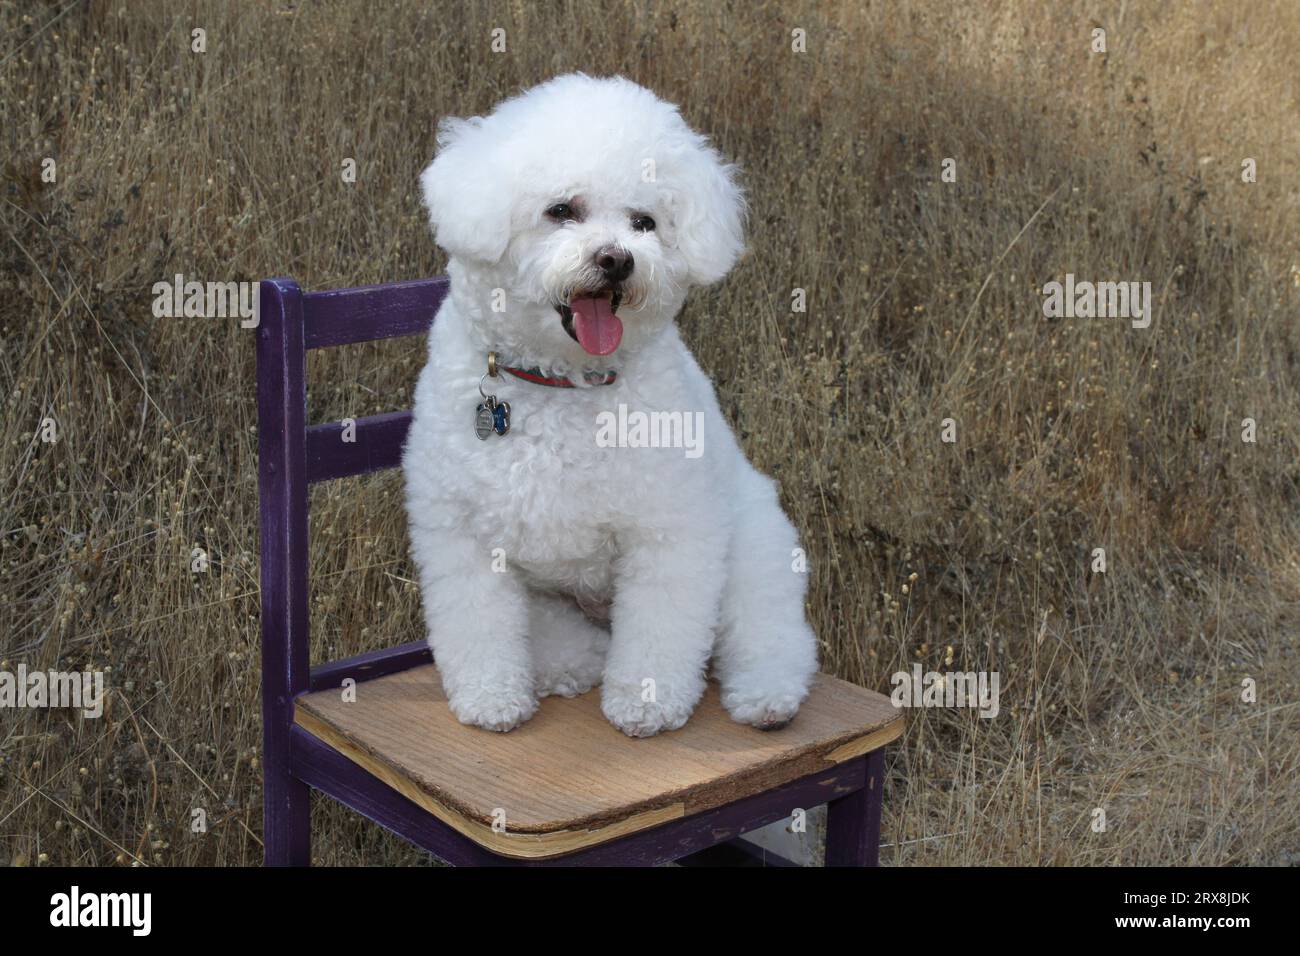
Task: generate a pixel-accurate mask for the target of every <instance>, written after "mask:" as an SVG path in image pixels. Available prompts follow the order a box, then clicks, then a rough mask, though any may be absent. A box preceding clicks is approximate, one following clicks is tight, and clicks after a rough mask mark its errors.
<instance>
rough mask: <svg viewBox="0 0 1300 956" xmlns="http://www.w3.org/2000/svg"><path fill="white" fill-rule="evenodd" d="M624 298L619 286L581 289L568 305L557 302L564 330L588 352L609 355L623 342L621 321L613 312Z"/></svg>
mask: <svg viewBox="0 0 1300 956" xmlns="http://www.w3.org/2000/svg"><path fill="white" fill-rule="evenodd" d="M622 301H623V292H622V290H620V289H597V290H595V291H594V292H580V293H577V294H575V295H574V296H573V298H571V299H570V300H569V304H568V305H557V306H556V307H555V311H556V312H558V313H560V323H561V324H562V325H563V326H564V331H565V332H567V333H568V334H569V337H570V338H571V339H573V341H575V342H577V343H578V344H579V345H581V346H582V347H583V349H584V350H585V351H586V352H588V353H589V354H591V355H608V354H609V353H610V352H613V351H614V350H615V349H616V348H618V343H619V342H621V341H623V320H622V319H620V318H619V317H618V316H617V315H616V314H615V313H616V312H617V311H618V307H619V305H620V304H621V303H622Z"/></svg>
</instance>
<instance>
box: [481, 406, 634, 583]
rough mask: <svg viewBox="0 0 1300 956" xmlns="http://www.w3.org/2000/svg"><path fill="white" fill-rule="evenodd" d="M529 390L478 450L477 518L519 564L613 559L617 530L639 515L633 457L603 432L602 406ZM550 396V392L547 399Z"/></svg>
mask: <svg viewBox="0 0 1300 956" xmlns="http://www.w3.org/2000/svg"><path fill="white" fill-rule="evenodd" d="M566 397H569V398H572V399H579V401H573V402H571V403H569V404H563V403H560V402H557V401H555V400H554V399H550V397H549V396H537V395H534V394H532V393H530V392H524V393H523V394H522V396H521V397H518V398H516V399H515V400H514V401H513V402H512V403H511V407H512V415H511V428H510V431H509V433H507V434H506V435H504V436H500V437H498V436H492V437H491V438H490V439H489V440H488V441H486V442H484V443H483V446H482V447H481V449H480V451H481V452H482V454H480V455H476V456H475V459H476V461H475V463H474V464H475V469H474V470H475V472H476V474H475V476H474V484H475V487H476V488H477V489H478V491H479V494H477V495H476V496H475V498H476V501H477V505H476V507H477V509H478V514H477V516H476V522H478V523H480V527H483V528H484V529H485V530H487V532H488V536H489V537H491V538H492V539H493V540H494V541H497V542H499V546H500V547H501V548H502V549H503V550H504V551H505V556H506V558H507V559H508V560H509V561H510V562H511V563H513V564H517V565H520V566H536V567H537V568H538V569H539V570H540V569H541V568H542V567H543V566H547V565H554V566H566V565H582V564H603V565H607V564H608V562H609V561H610V560H611V559H612V557H613V554H614V543H613V539H614V533H615V529H616V528H617V527H619V526H620V525H623V524H626V523H627V522H628V521H630V520H631V519H632V516H633V513H634V512H635V510H636V507H637V503H636V502H635V501H632V500H630V499H629V495H628V489H629V476H628V475H627V474H626V473H625V472H626V471H627V470H628V468H629V466H630V464H631V463H630V462H628V461H627V460H626V457H627V456H625V455H624V456H620V455H619V454H618V453H617V452H618V449H616V448H609V447H602V446H601V445H600V444H599V443H598V442H597V440H596V433H597V425H596V416H597V414H598V411H599V409H598V408H597V406H596V403H593V402H592V401H590V400H587V401H582V400H581V399H582V398H584V397H585V396H574V395H571V394H570V395H569V396H566ZM548 399H549V400H548Z"/></svg>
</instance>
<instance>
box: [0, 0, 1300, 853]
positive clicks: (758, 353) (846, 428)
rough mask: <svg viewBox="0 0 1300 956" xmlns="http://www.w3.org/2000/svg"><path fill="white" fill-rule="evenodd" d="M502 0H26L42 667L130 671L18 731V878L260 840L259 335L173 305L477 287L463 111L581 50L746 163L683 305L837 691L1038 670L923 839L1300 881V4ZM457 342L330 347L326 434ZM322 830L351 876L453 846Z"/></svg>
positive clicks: (20, 651)
mask: <svg viewBox="0 0 1300 956" xmlns="http://www.w3.org/2000/svg"><path fill="white" fill-rule="evenodd" d="M235 6H236V5H230V7H231V8H233V7H235ZM461 6H462V5H460V4H456V5H448V8H447V9H446V10H445V11H441V12H439V11H435V10H433V9H432V5H430V4H424V3H405V4H395V5H393V9H391V10H390V9H388V5H387V4H385V5H375V4H369V3H356V4H350V3H341V4H321V5H315V4H292V5H291V4H286V3H270V2H263V3H256V4H254V3H249V4H240V5H238V8H239V12H238V13H232V12H229V9H228V7H227V5H226V4H222V3H215V4H209V3H198V2H196V3H185V4H173V3H161V2H159V3H131V4H129V5H127V4H124V3H120V2H103V3H99V2H96V3H82V4H77V3H72V4H67V5H66V6H65V4H64V3H62V2H60V3H58V4H54V3H50V4H38V3H12V2H3V3H0V26H2V29H0V35H3V37H4V38H5V39H4V42H3V48H2V49H0V57H2V58H3V62H2V63H0V104H2V107H3V118H2V119H0V137H2V138H3V144H4V156H5V164H6V165H5V173H4V174H5V180H4V183H3V190H2V193H0V199H2V202H0V224H2V225H3V229H4V234H5V235H4V257H5V269H4V275H3V280H2V281H3V285H0V326H2V327H3V328H2V329H0V331H2V333H3V341H4V347H3V350H0V388H2V389H3V394H4V395H6V396H7V407H6V414H5V416H4V418H3V421H2V422H0V502H2V505H0V531H3V532H4V534H3V539H2V543H3V551H0V568H3V581H4V598H3V600H4V606H3V609H2V610H0V614H2V615H3V622H4V624H3V634H2V636H0V659H2V660H3V661H4V662H5V663H3V664H0V667H4V668H8V669H13V668H14V667H15V666H16V665H17V663H18V662H20V661H23V662H26V663H27V664H28V666H29V667H32V668H36V667H55V666H57V667H61V668H64V669H81V668H88V667H105V668H110V667H111V672H110V677H109V682H110V683H111V685H112V688H113V690H112V694H111V699H110V704H109V710H108V713H107V715H106V717H105V719H102V720H98V721H83V720H81V719H80V718H79V717H76V716H75V715H74V716H69V713H68V712H67V711H36V712H34V711H26V710H24V711H14V712H6V713H4V715H3V717H2V718H0V720H2V721H3V722H2V723H0V761H2V762H0V860H3V858H4V857H8V858H9V859H10V860H11V861H13V862H16V863H24V862H36V861H38V860H48V861H49V862H50V863H58V864H111V863H113V862H114V861H117V862H120V863H129V862H131V861H133V860H136V859H139V860H141V861H144V862H148V863H162V864H179V863H188V864H250V863H256V862H258V861H259V859H260V852H261V850H260V845H259V839H258V834H259V831H260V799H261V793H260V780H259V765H258V748H259V745H260V719H259V711H258V681H259V674H258V632H257V574H256V572H257V562H256V551H257V528H256V504H255V498H256V482H255V464H256V459H255V435H254V425H255V409H254V404H253V349H252V340H251V338H250V335H249V333H247V332H245V331H243V330H241V329H239V328H238V327H237V324H236V323H235V322H234V321H223V320H199V319H188V320H186V319H174V320H167V319H163V320H158V319H154V318H153V317H152V315H151V313H150V302H151V295H150V286H151V285H152V284H153V283H154V282H155V281H158V280H160V279H167V278H170V277H171V276H172V275H173V274H175V273H177V272H183V273H185V274H186V276H187V277H198V278H203V279H220V280H229V279H258V278H262V277H264V276H269V275H280V274H288V275H293V276H294V277H296V278H298V279H299V280H300V281H301V282H302V283H303V285H304V286H305V287H307V288H317V289H319V288H328V287H332V286H341V285H350V284H359V283H368V282H385V281H393V280H397V279H403V278H412V277H417V276H426V275H432V274H436V273H437V272H438V271H440V269H441V265H442V263H441V261H440V260H439V259H438V257H437V256H436V254H435V250H434V248H433V246H432V243H431V241H430V239H429V237H428V235H427V231H426V227H425V224H424V222H423V219H422V215H421V211H420V209H419V205H418V197H417V194H416V189H415V185H416V182H415V178H416V175H417V173H418V171H419V169H420V168H421V167H422V164H423V163H425V162H426V161H427V160H428V158H429V157H430V156H431V154H432V150H433V131H434V124H435V121H436V119H437V118H438V117H439V116H441V115H444V114H447V113H456V114H465V113H468V112H478V111H482V110H484V109H486V108H488V107H490V106H491V105H492V103H494V102H495V101H496V100H497V99H499V98H500V97H501V96H503V95H505V94H508V93H510V92H512V91H515V90H517V89H519V88H520V87H522V86H525V85H528V84H531V83H533V82H535V81H537V80H540V79H542V78H544V77H546V76H549V75H552V74H554V73H556V72H559V71H564V70H568V69H574V68H577V67H585V68H587V69H588V70H589V71H591V72H600V73H606V72H623V73H625V74H627V75H630V76H632V77H633V78H635V79H637V80H640V81H642V82H644V83H646V84H648V85H650V86H652V87H654V88H655V89H657V90H659V91H660V92H661V93H662V94H664V95H665V96H667V97H669V98H671V99H674V100H676V101H678V102H680V103H682V104H683V106H684V111H685V113H686V114H687V116H688V118H689V119H690V120H691V121H692V122H693V123H694V124H696V125H697V126H699V127H700V128H702V129H704V130H706V131H708V132H709V133H710V134H712V135H713V136H714V137H715V139H716V140H717V141H718V143H719V144H720V145H721V147H722V148H723V149H724V150H725V151H726V152H727V153H728V154H730V155H732V156H735V157H737V158H738V159H739V160H740V162H741V163H742V164H743V166H744V168H745V170H746V181H747V183H748V186H749V190H750V193H751V197H752V202H753V207H754V216H753V224H752V251H751V254H750V255H749V256H748V258H747V260H746V261H745V262H744V263H743V264H742V265H741V267H740V268H739V269H738V270H737V272H736V273H735V274H734V275H733V276H732V277H731V278H730V279H729V280H728V281H727V282H725V283H724V284H723V285H722V286H720V287H719V288H718V289H717V290H714V291H710V292H708V293H706V294H702V295H699V296H696V297H695V298H694V299H693V301H692V302H691V303H690V304H689V305H688V307H687V311H686V313H685V315H684V316H683V317H682V320H681V321H682V326H683V328H684V330H685V334H686V336H687V338H688V340H689V341H690V342H691V344H692V345H693V347H694V348H695V349H696V350H697V353H698V355H699V357H700V359H701V362H702V363H703V365H704V366H705V368H706V369H707V370H709V371H710V373H711V374H712V375H713V376H714V378H715V380H716V381H717V382H718V384H719V388H720V391H721V394H722V397H723V401H724V407H725V408H726V410H727V412H728V414H729V415H730V416H731V418H732V420H733V422H734V423H735V425H736V427H737V429H738V431H739V432H740V434H741V436H742V440H743V442H744V445H745V447H746V448H747V450H748V451H749V453H750V455H751V456H752V457H753V458H754V460H755V461H756V463H757V464H758V465H759V466H760V467H761V468H763V469H765V470H767V471H769V472H771V473H773V474H775V475H776V476H777V477H779V478H780V479H781V481H782V483H783V496H784V501H785V504H786V505H787V507H788V508H789V510H790V512H791V514H792V516H793V517H794V519H795V521H796V523H797V524H798V525H799V526H800V527H801V528H802V529H803V531H804V534H805V537H806V542H807V546H808V548H809V550H810V552H811V555H812V564H813V569H814V574H813V582H814V583H813V593H812V596H811V602H810V603H811V613H812V615H813V617H814V619H815V623H816V626H817V628H818V630H819V633H820V634H821V635H822V636H823V637H824V640H825V649H824V658H825V662H826V666H827V668H828V669H830V670H833V671H835V672H836V673H839V674H841V675H842V676H844V677H847V678H849V679H852V680H856V681H860V682H862V683H864V684H865V685H867V686H870V687H875V688H881V689H887V688H888V679H889V675H890V674H892V673H893V672H895V671H897V670H900V669H904V668H906V667H908V666H909V665H910V664H911V662H913V661H920V662H923V663H924V664H925V665H926V666H927V667H936V668H940V669H995V670H998V671H999V672H1000V673H1001V674H1002V680H1003V688H1002V690H1003V694H1002V713H1001V715H1000V716H999V717H998V718H997V719H995V720H981V719H979V718H977V717H974V716H973V715H971V714H970V713H969V712H955V711H949V710H931V711H913V712H912V713H911V714H910V723H909V729H908V733H907V737H906V739H905V742H904V744H903V745H902V746H899V747H897V748H895V749H894V750H893V751H892V752H891V757H890V770H889V787H888V790H887V808H886V820H885V834H886V836H885V839H886V840H887V841H889V842H891V843H895V844H899V846H898V847H897V848H895V849H892V850H887V851H886V853H885V856H886V859H887V860H890V861H893V862H897V863H904V864H910V863H930V864H933V863H963V864H967V863H996V864H1011V863H1020V864H1117V863H1127V864H1172V863H1198V864H1234V863H1285V862H1295V861H1296V859H1297V856H1296V854H1297V850H1298V849H1300V845H1298V844H1300V841H1297V837H1296V828H1295V823H1294V821H1295V819H1296V817H1297V814H1298V813H1300V795H1298V794H1297V786H1296V770H1297V748H1296V740H1297V739H1298V737H1300V713H1298V712H1297V702H1296V694H1295V679H1296V675H1297V666H1296V665H1297V661H1296V639H1295V635H1296V633H1297V630H1298V629H1300V563H1298V555H1297V542H1300V508H1298V507H1297V504H1298V498H1300V494H1298V492H1300V432H1298V430H1297V423H1298V422H1300V388H1298V386H1300V374H1297V346H1298V345H1300V343H1298V342H1297V337H1298V336H1297V324H1296V318H1297V307H1296V306H1297V293H1298V291H1300V289H1298V288H1297V279H1298V277H1300V273H1298V272H1297V265H1296V264H1297V263H1298V262H1300V249H1298V248H1297V238H1298V237H1297V232H1296V228H1295V226H1296V223H1297V221H1300V217H1298V216H1297V212H1298V209H1297V206H1298V201H1297V193H1296V187H1295V184H1296V182H1297V181H1298V180H1297V177H1298V176H1300V128H1298V127H1297V125H1296V123H1295V117H1296V115H1297V112H1298V110H1300V92H1298V88H1297V76H1296V71H1295V69H1294V66H1295V56H1294V51H1295V50H1296V49H1297V48H1300V9H1298V8H1297V7H1296V6H1295V4H1293V3H1290V2H1288V0H1274V2H1268V0H1256V2H1252V3H1249V4H1239V3H1233V2H1228V0H1224V2H1220V3H1187V4H1180V5H1172V6H1166V5H1155V4H1126V3H1120V4H1114V5H1112V4H1102V3H1083V2H1067V3H1059V2H1054V0H1007V2H1001V3H987V4H970V5H964V4H963V5H953V4H951V3H949V2H947V0H933V2H930V0H924V2H922V0H916V2H909V3H896V2H893V0H884V2H879V3H875V2H873V3H865V4H863V3H832V4H808V5H807V6H806V7H805V8H804V9H802V10H800V9H798V8H796V7H792V6H789V5H784V4H783V5H777V4H775V3H752V4H751V3H746V4H742V3H727V4H712V3H703V2H689V3H685V4H682V5H679V6H676V7H673V6H671V5H667V4H665V5H658V6H656V7H655V8H654V9H648V8H642V7H638V6H635V5H633V4H630V3H610V4H607V5H605V6H603V7H600V8H597V7H594V6H592V7H588V6H587V5H584V4H574V3H564V4H545V5H537V4H524V3H512V4H507V5H492V6H481V5H478V4H473V5H466V6H473V7H474V9H472V10H461V9H460V7H461ZM119 8H120V9H119ZM379 8H382V12H380V9H379ZM1095 25H1101V26H1104V27H1105V28H1106V29H1107V30H1108V44H1109V53H1107V54H1106V55H1104V56H1102V55H1096V54H1093V53H1091V52H1089V50H1088V41H1089V34H1090V30H1091V29H1092V27H1093V26H1095ZM193 26H201V27H204V28H205V29H206V30H207V33H208V44H209V46H208V51H207V52H206V53H205V54H202V55H197V54H193V53H191V52H190V51H189V31H190V29H191V28H192V27H193ZM496 26H503V27H505V28H507V30H508V42H509V45H510V51H509V52H508V53H506V54H500V55H494V54H491V53H490V52H488V43H489V31H490V30H491V28H493V27H496ZM796 26H798V27H803V28H805V29H807V30H808V33H809V52H808V53H806V54H803V55H796V54H794V53H791V52H790V49H789V31H790V29H791V28H793V27H796ZM47 156H49V157H54V158H55V159H56V160H57V162H58V181H57V183H56V184H53V185H47V184H42V183H41V182H40V180H39V177H38V173H39V168H40V161H41V159H42V158H43V157H47ZM348 156H353V157H355V158H356V159H357V160H358V162H359V166H360V178H359V181H358V182H357V183H356V184H355V185H346V184H344V183H342V182H341V180H340V176H339V168H340V163H341V162H342V160H343V158H344V157H348ZM1248 156H1249V157H1254V158H1255V159H1256V160H1257V162H1258V168H1259V182H1258V183H1256V184H1252V185H1248V184H1244V183H1242V182H1241V181H1240V176H1239V174H1240V162H1241V159H1242V158H1243V157H1248ZM944 157H953V158H955V159H956V161H957V164H958V167H957V168H958V181H957V183H955V184H944V183H941V182H939V178H938V172H939V164H940V161H941V160H942V159H943V158H944ZM1035 214H1037V215H1035ZM1066 272H1073V273H1074V274H1076V275H1077V276H1079V277H1080V278H1091V279H1111V280H1121V279H1135V280H1143V279H1145V280H1149V281H1150V282H1151V283H1152V285H1153V288H1154V290H1155V293H1156V295H1157V296H1158V302H1159V305H1158V312H1157V315H1156V319H1155V322H1154V323H1153V325H1152V327H1151V328H1150V329H1147V330H1145V331H1141V330H1133V329H1130V328H1129V326H1128V323H1127V322H1124V321H1123V320H1116V319H1110V320H1107V319H1091V320H1088V319H1083V320H1047V319H1045V318H1044V317H1043V315H1042V310H1041V302H1042V299H1041V296H1040V294H1039V291H1038V290H1039V288H1040V287H1041V285H1042V284H1043V283H1044V282H1046V281H1048V280H1050V279H1052V278H1062V277H1063V276H1064V274H1065V273H1066ZM795 287H800V288H804V289H807V290H808V295H809V302H810V307H809V311H808V313H807V314H805V315H792V314H790V311H789V303H790V294H791V289H793V288H795ZM420 355H421V349H420V348H419V347H418V343H416V342H411V341H406V342H397V343H386V344H384V345H382V346H372V347H357V348H351V349H347V350H342V351H341V352H340V353H339V354H334V355H326V356H314V357H313V359H312V362H311V367H310V374H311V413H312V417H313V418H314V419H315V420H324V419H326V418H336V417H340V416H342V415H361V414H369V413H373V412H379V411H386V410H391V409H394V408H400V407H405V406H407V405H408V404H409V401H410V389H411V386H412V384H413V381H414V376H415V373H416V371H417V365H418V363H419V361H420ZM46 416H52V417H54V418H55V419H56V421H57V422H58V424H59V428H60V436H61V440H60V441H59V442H58V443H57V444H54V445H49V444H44V443H42V442H40V441H39V437H38V436H37V435H36V431H37V426H38V424H39V422H40V421H41V419H42V418H44V417H46ZM1247 416H1249V417H1253V418H1255V419H1257V420H1258V422H1259V434H1260V440H1259V442H1258V444H1254V445H1250V444H1243V443H1242V442H1241V440H1240V434H1239V433H1240V422H1241V419H1242V418H1245V417H1247ZM947 417H952V418H954V419H956V420H957V422H958V427H959V442H958V443H957V444H956V445H955V446H954V445H949V444H943V443H941V442H940V441H939V429H940V425H939V422H940V421H941V420H942V419H944V418H947ZM399 488H400V486H399V484H398V477H397V476H396V475H395V474H389V475H386V476H383V477H380V478H378V479H375V480H370V481H366V482H353V483H347V484H337V485H332V486H327V487H323V488H319V489H317V490H316V491H315V492H314V496H313V516H312V521H313V525H312V527H313V535H314V537H313V543H312V573H313V575H314V581H315V587H314V592H313V614H314V621H313V623H314V638H313V644H314V646H313V654H314V656H315V657H316V658H322V657H325V656H327V655H330V656H338V655H342V654H345V653H354V652H359V651H361V650H363V649H369V648H374V647H379V646H383V645H385V644H389V643H394V642H398V641H405V640H410V639H413V638H415V637H417V636H419V633H420V624H419V616H418V614H419V612H418V598H417V594H416V593H415V592H414V590H413V588H412V587H411V584H410V579H411V576H412V575H411V570H410V566H409V564H408V562H407V559H406V557H405V537H404V533H405V532H404V521H403V518H402V514H401V508H400V496H399ZM196 546H197V547H202V548H204V549H206V550H207V551H208V552H209V554H211V555H212V557H213V561H214V564H213V568H212V570H210V571H209V572H208V573H204V574H195V573H191V571H190V570H189V555H190V551H191V549H192V548H193V547H196ZM1094 547H1105V548H1106V549H1107V556H1108V559H1109V571H1108V572H1107V573H1106V574H1105V575H1092V574H1090V573H1089V569H1088V563H1089V554H1090V552H1091V550H1092V549H1093V548H1094ZM904 585H907V587H906V589H905V588H904ZM948 661H951V666H944V665H945V663H946V662H948ZM1247 676H1249V677H1252V678H1254V679H1255V680H1256V681H1258V685H1259V702H1258V703H1256V704H1253V705H1250V704H1245V703H1243V702H1241V701H1240V700H1239V690H1240V686H1239V685H1240V682H1241V680H1242V679H1243V678H1244V677H1247ZM195 807H203V808H205V809H206V810H207V813H208V816H209V820H210V831H209V833H208V834H207V835H205V836H195V835H192V834H191V833H190V831H189V821H190V814H191V809H192V808H195ZM1095 807H1104V808H1105V809H1106V812H1107V818H1108V824H1109V826H1108V830H1107V832H1105V833H1100V834H1099V833H1093V832H1092V831H1091V829H1090V827H1089V823H1090V822H1091V819H1092V817H1091V813H1092V810H1093V808H1095ZM317 812H318V813H320V814H321V815H322V816H321V819H320V821H319V824H320V825H321V827H322V829H321V836H320V837H319V839H318V841H317V854H318V856H319V858H320V860H321V861H322V862H324V863H331V864H342V863H377V862H383V863H397V862H402V863H409V862H416V861H420V860H422V859H423V857H422V855H421V854H419V853H418V852H416V851H415V850H413V849H411V848H409V847H406V846H405V845H404V844H401V843H399V842H398V841H396V840H394V839H391V838H389V837H387V836H385V835H383V834H382V833H380V832H378V831H377V829H376V828H374V827H372V826H369V825H367V824H364V823H363V822H361V821H360V820H359V819H358V818H356V817H354V816H352V815H351V814H350V813H348V812H345V811H342V810H339V809H337V808H332V807H322V808H321V809H320V810H318V811H317Z"/></svg>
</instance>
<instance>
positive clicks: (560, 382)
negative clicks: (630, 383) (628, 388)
mask: <svg viewBox="0 0 1300 956" xmlns="http://www.w3.org/2000/svg"><path fill="white" fill-rule="evenodd" d="M501 371H503V372H509V373H510V374H511V375H513V376H514V377H515V378H522V379H523V380H524V381H525V382H532V383H533V384H534V385H549V386H550V387H551V388H577V387H578V386H577V385H575V384H574V383H573V382H572V381H570V380H569V379H567V378H552V377H551V376H548V375H543V374H542V370H541V369H540V368H511V367H510V366H509V365H502V366H501ZM582 378H583V381H585V382H586V383H587V384H588V385H613V384H614V380H615V379H617V378H618V372H615V371H609V372H584V373H583V375H582Z"/></svg>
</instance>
